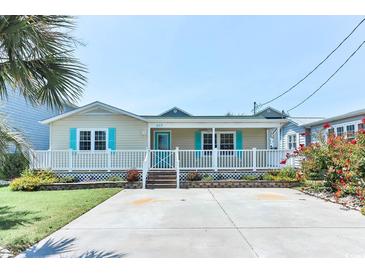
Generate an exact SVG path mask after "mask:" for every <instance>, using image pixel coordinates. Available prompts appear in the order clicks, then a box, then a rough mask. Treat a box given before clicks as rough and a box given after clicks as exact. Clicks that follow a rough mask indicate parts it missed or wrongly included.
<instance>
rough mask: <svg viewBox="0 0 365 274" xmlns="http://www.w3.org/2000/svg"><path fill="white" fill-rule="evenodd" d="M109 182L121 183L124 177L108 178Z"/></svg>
mask: <svg viewBox="0 0 365 274" xmlns="http://www.w3.org/2000/svg"><path fill="white" fill-rule="evenodd" d="M108 181H111V182H119V181H123V178H122V177H119V176H110V177H109V178H108Z"/></svg>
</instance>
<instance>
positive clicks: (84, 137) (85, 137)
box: [79, 131, 91, 150]
mask: <svg viewBox="0 0 365 274" xmlns="http://www.w3.org/2000/svg"><path fill="white" fill-rule="evenodd" d="M79 149H80V150H91V131H80V143H79Z"/></svg>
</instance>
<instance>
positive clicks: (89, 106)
mask: <svg viewBox="0 0 365 274" xmlns="http://www.w3.org/2000/svg"><path fill="white" fill-rule="evenodd" d="M96 107H99V108H102V109H104V110H107V111H110V112H113V113H117V114H123V115H126V116H129V117H133V118H136V119H138V120H142V121H145V122H146V119H144V118H143V117H141V116H138V115H136V114H133V113H131V112H128V111H125V110H123V109H120V108H117V107H113V106H111V105H108V104H105V103H102V102H99V101H95V102H92V103H90V104H87V105H85V106H82V107H79V108H77V109H75V110H71V111H69V112H66V113H63V114H61V115H57V116H54V117H51V118H49V119H46V120H43V121H41V123H42V124H49V123H52V122H54V121H58V120H61V119H63V118H66V117H69V116H72V115H75V114H77V113H82V112H84V111H87V110H90V109H93V108H96Z"/></svg>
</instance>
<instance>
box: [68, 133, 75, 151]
mask: <svg viewBox="0 0 365 274" xmlns="http://www.w3.org/2000/svg"><path fill="white" fill-rule="evenodd" d="M69 148H70V149H72V150H76V149H77V129H76V128H70V147H69Z"/></svg>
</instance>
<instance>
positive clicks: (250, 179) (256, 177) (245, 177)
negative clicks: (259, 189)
mask: <svg viewBox="0 0 365 274" xmlns="http://www.w3.org/2000/svg"><path fill="white" fill-rule="evenodd" d="M241 180H247V181H255V180H259V177H258V176H255V175H249V174H247V175H243V176H242V177H241Z"/></svg>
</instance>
